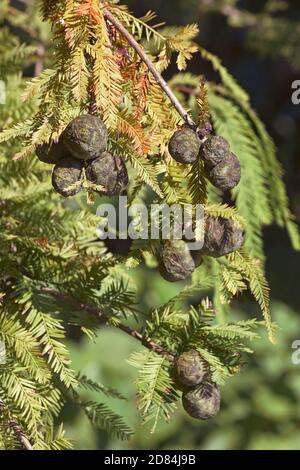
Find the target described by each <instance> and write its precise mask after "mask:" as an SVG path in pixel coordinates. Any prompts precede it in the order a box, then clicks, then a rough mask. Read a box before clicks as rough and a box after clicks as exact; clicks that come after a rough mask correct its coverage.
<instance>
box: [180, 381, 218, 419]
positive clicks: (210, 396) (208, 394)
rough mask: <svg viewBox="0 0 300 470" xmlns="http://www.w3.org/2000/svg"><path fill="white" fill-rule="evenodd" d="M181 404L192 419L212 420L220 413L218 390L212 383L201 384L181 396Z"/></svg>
mask: <svg viewBox="0 0 300 470" xmlns="http://www.w3.org/2000/svg"><path fill="white" fill-rule="evenodd" d="M182 404H183V408H184V409H185V411H186V412H187V413H188V414H189V415H190V416H191V417H192V418H195V419H202V420H206V419H211V418H214V417H215V416H216V415H217V414H218V413H219V411H220V404H221V394H220V389H219V387H218V385H216V384H214V383H210V382H203V383H201V384H200V385H197V387H194V388H192V389H191V390H188V391H187V392H185V393H184V394H183V396H182Z"/></svg>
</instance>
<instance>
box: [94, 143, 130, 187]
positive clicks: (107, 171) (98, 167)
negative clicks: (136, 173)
mask: <svg viewBox="0 0 300 470" xmlns="http://www.w3.org/2000/svg"><path fill="white" fill-rule="evenodd" d="M85 173H86V177H87V179H88V180H89V181H90V182H91V183H93V184H95V185H97V186H102V188H103V189H102V190H100V189H99V193H101V194H106V195H107V196H113V195H116V194H120V193H121V192H122V191H123V190H124V189H125V188H126V187H127V185H128V173H127V169H126V165H125V163H124V162H123V160H122V159H121V158H120V157H119V156H116V155H112V154H111V153H109V152H103V153H102V154H101V156H100V157H98V158H97V159H95V160H93V161H92V162H90V163H89V164H88V166H87V168H86V170H85Z"/></svg>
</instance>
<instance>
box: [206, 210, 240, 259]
mask: <svg viewBox="0 0 300 470" xmlns="http://www.w3.org/2000/svg"><path fill="white" fill-rule="evenodd" d="M204 230H205V231H204V246H203V248H202V250H201V253H203V254H204V255H207V256H212V257H215V258H218V257H220V256H225V255H228V254H229V253H232V252H234V251H237V250H239V249H240V248H241V247H242V246H243V244H244V232H243V229H242V228H241V227H240V226H239V225H238V224H237V223H236V222H235V221H234V220H233V219H225V218H222V217H212V216H206V217H205V229H204Z"/></svg>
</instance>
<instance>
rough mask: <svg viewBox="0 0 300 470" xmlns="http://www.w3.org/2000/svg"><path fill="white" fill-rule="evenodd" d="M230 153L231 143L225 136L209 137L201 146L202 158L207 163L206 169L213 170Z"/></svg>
mask: <svg viewBox="0 0 300 470" xmlns="http://www.w3.org/2000/svg"><path fill="white" fill-rule="evenodd" d="M229 153H230V151H229V143H228V142H227V140H225V139H224V138H223V137H220V136H212V137H209V138H208V139H207V140H206V141H205V142H204V143H203V144H202V146H201V149H200V158H202V160H203V161H204V163H205V168H206V170H208V171H209V170H211V169H212V168H214V167H215V166H216V165H218V164H219V163H221V162H222V161H223V160H224V159H225V158H226V157H227V156H228V154H229Z"/></svg>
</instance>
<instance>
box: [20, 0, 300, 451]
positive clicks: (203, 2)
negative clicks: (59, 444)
mask: <svg viewBox="0 0 300 470" xmlns="http://www.w3.org/2000/svg"><path fill="white" fill-rule="evenodd" d="M17 3H18V2H17ZM19 3H20V2H19ZM125 3H127V4H128V5H129V6H130V8H131V9H132V10H133V11H134V13H136V14H137V15H143V14H145V13H146V12H147V11H148V10H149V9H151V10H156V11H157V13H158V18H159V21H165V22H166V23H168V24H171V25H172V24H174V25H176V24H186V23H188V22H197V23H199V26H200V30H201V31H200V35H199V42H200V43H201V44H202V45H203V46H205V47H206V48H207V49H209V50H211V51H212V52H213V53H215V54H217V55H218V56H219V57H220V58H221V59H222V60H223V62H224V64H225V66H226V67H227V68H228V69H229V70H230V72H231V73H232V74H233V75H234V76H235V77H236V79H237V80H238V81H239V83H240V84H241V85H242V86H243V87H244V88H245V89H246V90H247V91H248V93H249V94H250V96H251V99H252V103H253V104H254V106H255V108H256V109H257V111H258V112H259V114H260V116H261V117H262V118H263V120H264V121H265V123H266V124H267V127H268V130H269V132H270V133H271V135H272V136H273V138H274V139H275V142H276V144H277V146H278V149H279V159H280V160H281V162H282V164H283V166H284V169H285V176H284V178H285V182H286V185H287V188H288V193H289V197H290V200H291V206H292V209H293V211H294V213H295V214H296V216H297V219H298V221H299V219H300V184H299V183H300V158H299V153H300V132H299V131H300V105H299V106H295V105H293V104H292V102H291V93H292V91H291V84H292V82H293V80H296V79H300V59H299V58H300V43H299V33H300V31H299V27H300V26H299V25H300V7H299V2H298V1H288V2H286V5H288V6H289V8H288V9H287V10H280V9H277V10H276V8H275V7H276V5H277V7H278V6H280V5H279V3H281V4H282V2H278V1H277V0H276V1H274V0H271V1H270V0H268V1H263V0H258V1H256V0H248V1H235V0H231V1H230V0H229V1H222V0H216V1H212V0H143V1H142V2H141V1H140V0H128V1H126V2H125ZM245 12H246V13H245ZM191 71H192V72H194V73H197V74H205V75H206V76H207V78H208V79H214V78H215V76H214V73H213V72H212V70H211V69H210V68H209V67H208V65H207V64H205V63H204V62H203V61H201V60H200V59H199V58H197V59H194V60H193V61H192V63H191ZM173 72H175V68H174V69H172V68H171V70H170V76H171V75H172V73H173ZM265 242H266V253H267V274H268V279H269V281H270V286H271V289H272V299H273V300H272V313H273V318H274V320H275V321H276V322H277V323H278V325H279V327H280V331H279V334H278V344H277V345H276V346H272V345H271V344H270V343H269V342H268V341H267V339H266V338H265V334H264V332H262V339H261V340H259V341H256V343H255V344H252V345H251V347H252V348H253V349H254V350H255V354H254V355H253V356H252V357H248V358H247V360H248V364H247V366H246V367H245V368H244V369H243V371H242V372H241V374H239V375H238V376H237V377H235V378H234V379H232V380H230V381H229V382H227V384H226V386H225V387H224V388H223V391H222V396H223V408H222V411H221V413H220V415H219V417H218V418H217V419H214V420H212V421H210V422H203V423H201V422H200V423H199V422H197V421H194V420H192V419H189V418H188V417H187V415H186V414H185V413H183V412H182V411H181V410H180V409H179V410H178V412H177V413H176V414H175V416H174V417H173V419H172V421H171V423H170V424H161V425H159V426H158V429H157V431H156V433H155V434H154V435H153V434H150V431H149V429H148V428H147V426H146V427H142V425H141V420H140V417H139V415H138V413H137V411H136V406H135V386H134V379H135V374H136V371H135V370H134V369H133V368H132V367H131V366H130V365H128V364H127V362H126V360H127V359H128V357H129V355H130V353H131V352H132V351H136V350H137V345H136V343H135V342H134V340H131V339H128V337H127V336H125V335H123V334H122V333H121V332H119V331H113V330H112V329H110V328H104V329H102V330H101V332H100V334H99V337H98V338H97V340H96V341H95V342H92V341H90V340H89V339H87V338H74V340H69V346H70V349H71V352H72V358H73V366H74V368H75V369H76V370H78V371H81V372H82V373H83V374H86V375H87V376H88V377H90V378H91V379H94V380H95V381H97V380H99V381H100V382H102V383H103V384H105V385H106V386H109V387H115V388H117V389H118V390H119V391H120V392H121V393H122V394H124V395H125V397H126V398H127V399H128V401H118V400H112V401H113V403H112V402H111V401H110V399H107V400H108V403H111V404H113V408H114V410H116V411H118V412H119V413H120V414H121V415H122V416H124V417H125V419H126V421H128V423H129V424H130V425H131V426H132V427H133V429H134V431H135V436H134V437H133V438H132V439H131V440H129V441H125V442H122V441H119V440H117V439H114V438H109V437H108V436H107V434H106V433H104V432H101V431H99V430H95V429H93V428H92V427H91V425H90V424H89V422H88V420H87V419H86V417H85V416H84V415H82V414H81V413H80V411H79V410H78V409H77V408H75V407H74V406H72V405H70V404H68V405H67V406H66V408H65V410H64V416H63V418H64V420H65V422H66V428H67V431H68V434H69V437H71V438H73V439H74V441H75V443H76V444H75V446H76V448H78V449H300V364H299V365H294V364H293V363H292V359H291V357H292V352H293V351H292V343H293V341H295V340H297V339H299V340H300V288H299V287H300V286H299V284H300V282H299V278H300V276H299V273H300V271H299V265H300V255H299V253H294V252H293V251H292V249H291V247H290V244H289V241H288V238H287V236H286V234H285V233H283V232H282V231H280V230H279V229H276V228H274V227H270V228H268V229H267V230H266V232H265ZM136 280H137V282H138V283H139V287H140V289H139V290H140V302H141V309H142V310H143V309H146V308H149V307H152V306H153V305H159V304H160V303H162V302H164V301H165V300H166V299H168V298H170V297H171V296H172V295H173V294H175V293H176V292H177V289H178V286H177V287H174V286H173V285H170V284H167V283H166V282H164V281H163V280H161V278H160V277H159V276H156V275H155V274H153V273H151V275H150V273H149V271H146V270H145V271H140V270H139V271H138V272H137V273H136ZM243 311H244V312H245V311H247V312H249V315H252V314H255V307H254V306H253V304H251V303H250V302H248V300H247V298H246V299H245V300H243ZM234 315H235V316H236V317H241V316H243V315H245V313H244V314H243V313H241V312H240V311H239V310H238V305H236V306H235V308H234ZM87 396H88V394H87ZM101 398H102V397H101Z"/></svg>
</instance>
